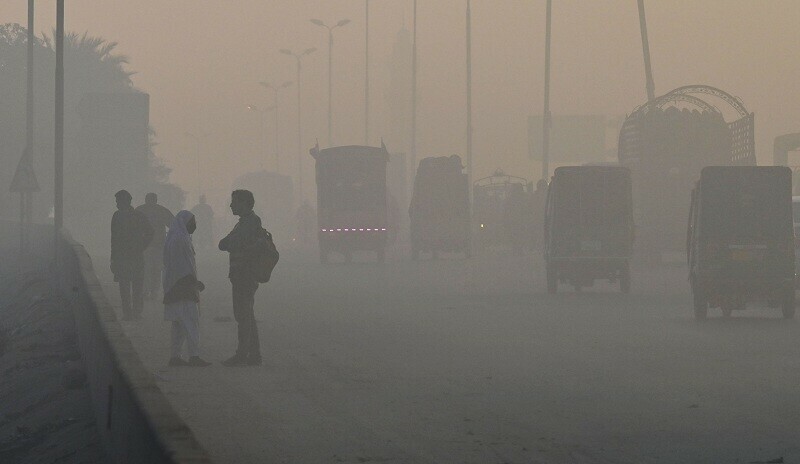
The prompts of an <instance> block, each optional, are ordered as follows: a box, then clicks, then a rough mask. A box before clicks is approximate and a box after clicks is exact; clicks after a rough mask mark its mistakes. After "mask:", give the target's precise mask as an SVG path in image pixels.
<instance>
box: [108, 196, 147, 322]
mask: <svg viewBox="0 0 800 464" xmlns="http://www.w3.org/2000/svg"><path fill="white" fill-rule="evenodd" d="M114 197H115V198H116V200H117V211H115V212H114V216H113V217H112V218H111V272H113V273H114V281H115V282H118V283H119V296H120V299H121V300H122V319H123V320H126V321H130V320H135V319H141V317H142V306H143V301H142V284H143V282H142V278H143V273H144V250H145V248H147V246H148V245H149V244H150V241H151V240H152V239H153V228H152V227H150V223H149V222H148V221H147V218H146V217H145V216H144V215H143V214H142V213H140V212H138V211H136V210H134V209H133V207H132V206H131V200H132V197H131V194H130V193H128V192H127V191H125V190H120V191H119V192H117V193H116V194H115V195H114Z"/></svg>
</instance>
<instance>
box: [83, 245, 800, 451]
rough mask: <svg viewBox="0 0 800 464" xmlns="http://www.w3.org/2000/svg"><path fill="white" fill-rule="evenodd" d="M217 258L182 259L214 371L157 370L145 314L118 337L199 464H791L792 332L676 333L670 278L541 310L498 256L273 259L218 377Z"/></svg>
mask: <svg viewBox="0 0 800 464" xmlns="http://www.w3.org/2000/svg"><path fill="white" fill-rule="evenodd" d="M224 259H225V257H224V256H223V255H221V254H219V253H217V254H214V255H212V256H211V257H202V258H201V259H200V260H199V261H200V274H201V280H204V281H205V282H206V284H207V286H208V289H207V291H206V292H205V293H204V295H203V302H202V329H201V330H202V345H203V352H204V357H206V358H207V359H209V360H211V361H214V362H215V364H214V365H213V366H211V367H208V368H204V369H197V368H167V367H165V366H166V361H167V358H168V354H169V351H168V343H169V341H168V323H166V322H164V321H163V320H162V308H161V307H160V306H158V305H155V304H152V305H149V306H148V308H147V309H146V314H145V320H144V321H142V322H124V323H123V324H124V326H125V328H126V331H127V332H128V333H129V334H130V336H131V338H132V339H133V342H134V344H135V346H136V347H137V349H138V350H139V352H140V353H141V355H142V357H143V359H144V362H145V364H146V365H147V366H148V367H149V368H150V369H152V370H153V372H154V373H155V375H156V376H157V378H158V380H159V385H160V386H161V388H163V389H164V391H165V392H166V394H167V397H168V398H169V399H170V401H171V402H172V403H173V404H174V405H175V407H176V409H177V410H178V412H179V413H180V414H181V416H183V417H184V418H185V419H186V421H187V422H188V424H189V425H190V426H191V427H192V428H193V429H194V430H195V433H196V435H197V437H198V438H199V440H200V441H201V443H203V445H204V446H205V447H206V448H207V449H208V450H209V451H210V453H211V455H212V457H214V458H215V459H217V460H218V462H221V463H222V462H225V463H227V462H236V463H265V462H269V463H272V462H275V463H322V462H345V463H363V462H392V463H693V462H697V463H711V462H713V463H750V462H755V461H768V460H771V459H775V458H778V457H783V458H784V459H785V462H787V463H790V462H800V440H798V439H797V437H798V430H797V428H798V425H799V424H800V388H799V387H798V385H800V343H798V341H800V337H799V336H800V330H798V325H797V324H796V323H794V322H792V321H789V322H787V321H784V320H782V319H781V318H780V317H779V311H777V310H768V309H753V310H748V311H745V312H742V313H739V314H735V316H734V317H733V318H731V319H722V318H721V317H717V318H713V319H711V320H709V321H707V322H706V323H702V324H698V323H695V322H694V320H693V318H692V311H691V307H690V299H689V293H688V287H687V285H686V280H685V270H683V269H682V268H680V267H672V268H663V269H658V270H645V269H641V268H639V269H636V270H635V272H634V289H633V293H632V294H631V295H622V294H620V293H618V292H617V291H616V290H615V288H614V287H613V286H610V285H607V284H605V285H600V286H598V287H597V288H595V289H590V290H584V292H582V293H580V294H575V293H572V292H569V291H565V292H563V293H560V294H558V295H547V294H546V293H544V291H543V289H544V282H543V275H542V273H541V272H540V268H541V264H540V263H539V262H538V260H537V259H535V258H531V257H525V256H515V255H512V254H510V253H503V252H499V253H497V254H491V255H485V256H479V257H477V258H474V259H472V260H464V259H463V258H458V257H446V258H445V259H442V260H439V261H423V262H419V263H414V262H408V261H399V260H398V261H394V262H391V261H390V262H388V263H386V264H385V265H383V266H381V265H377V264H373V263H369V262H363V263H354V264H350V265H345V264H330V265H327V266H322V265H319V264H317V263H316V262H314V261H312V260H311V259H310V258H307V259H301V258H294V259H293V258H292V256H288V255H287V256H286V258H285V259H284V260H283V261H281V263H280V264H279V267H278V268H277V269H276V275H275V276H274V281H273V282H271V283H269V284H267V285H263V286H262V287H261V288H260V289H259V291H258V294H257V310H256V312H257V319H258V320H259V324H260V333H261V337H262V338H261V340H262V349H263V354H264V359H265V364H264V365H263V366H260V367H248V368H226V367H223V366H221V365H220V364H219V361H220V360H222V359H224V358H226V357H228V356H229V355H231V354H232V353H233V351H234V348H235V324H234V323H233V322H230V321H227V322H224V321H223V322H218V321H215V318H225V317H230V316H231V309H230V308H231V304H230V297H229V292H230V289H229V284H228V283H227V282H226V280H225V274H224V272H225V269H224V268H225V261H224ZM97 267H98V268H101V269H105V268H106V267H107V266H106V265H105V262H100V263H98V266H97ZM103 278H104V279H105V280H106V281H107V282H109V279H108V276H107V275H104V277H103ZM108 288H109V295H110V296H111V297H112V300H113V301H115V302H116V301H117V297H116V293H115V292H114V290H113V286H112V284H111V283H110V282H109V283H108ZM711 315H712V317H713V316H715V315H716V314H715V313H714V312H713V311H712V314H711ZM717 316H718V315H717Z"/></svg>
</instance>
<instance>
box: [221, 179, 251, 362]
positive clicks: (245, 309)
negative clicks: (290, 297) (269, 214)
mask: <svg viewBox="0 0 800 464" xmlns="http://www.w3.org/2000/svg"><path fill="white" fill-rule="evenodd" d="M254 205H255V199H254V198H253V193H252V192H251V191H249V190H234V191H233V193H231V212H232V213H233V214H234V215H235V216H239V222H238V223H236V226H234V228H233V230H232V231H231V232H230V233H229V234H228V235H227V236H226V237H225V238H223V239H222V240H220V242H219V249H220V250H222V251H227V252H228V253H230V271H229V272H228V278H229V279H230V280H231V285H232V287H233V317H234V318H235V319H236V323H237V324H238V336H239V345H238V347H237V348H236V354H235V355H233V357H231V358H230V359H227V360H225V361H222V364H223V365H225V366H245V365H248V366H258V365H261V348H260V346H259V342H258V328H257V327H256V318H255V315H254V314H253V304H254V303H255V295H256V290H257V289H258V282H256V280H255V277H254V276H253V271H252V266H251V261H250V257H251V256H252V253H251V251H252V250H253V247H254V246H255V244H256V240H257V239H258V233H259V232H260V230H261V218H259V217H258V216H257V215H256V213H254V212H253V206H254Z"/></svg>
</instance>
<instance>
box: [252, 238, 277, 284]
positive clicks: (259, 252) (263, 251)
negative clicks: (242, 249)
mask: <svg viewBox="0 0 800 464" xmlns="http://www.w3.org/2000/svg"><path fill="white" fill-rule="evenodd" d="M279 258H280V253H278V249H277V248H275V242H273V241H272V234H270V233H269V232H267V230H266V229H264V228H263V227H262V228H261V229H260V230H259V231H258V235H257V237H256V242H255V246H254V247H253V254H252V255H251V259H252V261H251V262H252V271H253V278H255V280H256V282H258V283H260V284H265V283H267V282H269V278H270V277H271V276H272V270H273V269H275V265H277V264H278V259H279Z"/></svg>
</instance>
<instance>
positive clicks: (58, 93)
mask: <svg viewBox="0 0 800 464" xmlns="http://www.w3.org/2000/svg"><path fill="white" fill-rule="evenodd" d="M55 97H56V114H55V129H56V130H55V143H54V145H55V185H54V187H55V189H54V190H55V201H54V205H53V210H54V214H53V226H54V229H55V237H54V239H55V242H54V248H55V260H56V261H55V262H56V263H58V254H59V253H58V243H59V240H60V234H61V229H62V228H63V227H64V0H57V3H56V89H55Z"/></svg>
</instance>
